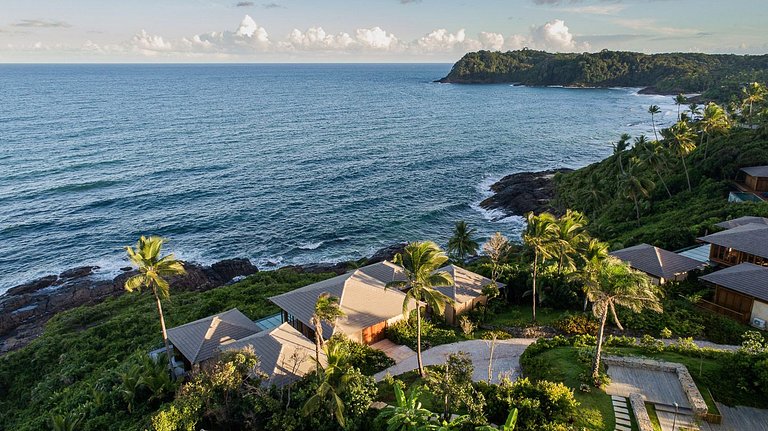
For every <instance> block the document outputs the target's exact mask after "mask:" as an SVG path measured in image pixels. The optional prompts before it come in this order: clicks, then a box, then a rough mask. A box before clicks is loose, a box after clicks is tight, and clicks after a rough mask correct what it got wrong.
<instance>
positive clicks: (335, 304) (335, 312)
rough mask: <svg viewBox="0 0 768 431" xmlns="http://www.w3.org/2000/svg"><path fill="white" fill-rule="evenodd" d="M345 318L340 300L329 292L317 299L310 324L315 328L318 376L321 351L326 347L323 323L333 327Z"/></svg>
mask: <svg viewBox="0 0 768 431" xmlns="http://www.w3.org/2000/svg"><path fill="white" fill-rule="evenodd" d="M343 316H344V312H343V311H341V308H340V307H339V298H337V297H335V296H333V295H331V294H330V293H328V292H323V293H321V294H320V296H318V297H317V301H316V302H315V311H314V312H313V313H312V317H310V319H309V323H311V324H312V325H313V326H314V327H315V331H314V332H315V363H316V364H317V370H318V374H319V373H320V349H322V348H323V346H324V345H325V339H324V338H323V322H328V324H329V325H331V327H333V326H335V325H336V319H338V318H340V317H343Z"/></svg>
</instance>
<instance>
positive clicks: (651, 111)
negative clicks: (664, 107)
mask: <svg viewBox="0 0 768 431" xmlns="http://www.w3.org/2000/svg"><path fill="white" fill-rule="evenodd" d="M648 113H649V114H651V124H653V136H654V137H655V138H656V140H657V141H658V140H659V135H658V134H656V118H655V116H656V114H660V113H661V108H659V105H651V106H650V107H649V108H648Z"/></svg>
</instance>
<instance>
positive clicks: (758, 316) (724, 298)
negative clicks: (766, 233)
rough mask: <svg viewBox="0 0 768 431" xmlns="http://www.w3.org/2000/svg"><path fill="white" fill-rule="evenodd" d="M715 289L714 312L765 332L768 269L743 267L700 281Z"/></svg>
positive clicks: (702, 278) (703, 278)
mask: <svg viewBox="0 0 768 431" xmlns="http://www.w3.org/2000/svg"><path fill="white" fill-rule="evenodd" d="M699 280H702V281H705V282H707V283H709V284H711V285H713V286H714V288H715V299H714V301H713V302H714V304H715V305H716V307H715V308H713V309H714V310H715V311H718V312H720V313H721V314H725V315H728V316H731V317H733V318H736V319H737V320H740V321H742V322H745V323H751V324H753V325H754V326H757V327H761V329H765V322H766V321H768V268H766V267H764V266H760V265H755V264H752V263H741V264H738V265H736V266H732V267H730V268H725V269H722V270H720V271H717V272H713V273H711V274H707V275H705V276H702V277H700V278H699Z"/></svg>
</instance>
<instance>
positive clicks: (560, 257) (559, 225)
mask: <svg viewBox="0 0 768 431" xmlns="http://www.w3.org/2000/svg"><path fill="white" fill-rule="evenodd" d="M586 226H587V218H586V217H585V216H584V214H582V213H580V212H578V211H574V210H571V209H568V210H566V211H565V214H564V215H563V216H562V217H560V218H558V219H556V220H555V224H554V228H553V229H552V236H551V238H550V241H551V244H550V247H551V251H552V255H553V257H554V258H555V259H557V273H558V274H562V273H563V269H566V268H567V269H569V270H574V269H576V263H575V260H574V252H575V250H576V246H577V245H578V244H579V243H580V242H582V240H583V239H584V238H585V236H584V235H585V232H584V229H585V228H586Z"/></svg>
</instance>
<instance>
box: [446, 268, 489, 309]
mask: <svg viewBox="0 0 768 431" xmlns="http://www.w3.org/2000/svg"><path fill="white" fill-rule="evenodd" d="M439 271H445V272H447V273H448V274H450V275H451V277H453V282H454V286H440V287H436V288H435V290H437V291H439V292H440V293H442V294H443V295H445V296H447V297H449V298H451V299H452V300H454V301H455V302H458V303H463V302H468V301H471V300H473V299H475V298H477V297H478V296H480V295H482V290H483V287H485V286H487V285H489V284H491V280H490V279H489V278H485V277H483V276H482V275H480V274H476V273H474V272H472V271H468V270H466V269H464V268H461V267H459V266H456V265H448V266H445V267H442V268H440V269H439ZM502 287H504V285H502V284H499V288H502Z"/></svg>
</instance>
